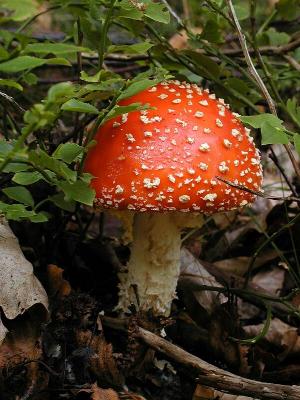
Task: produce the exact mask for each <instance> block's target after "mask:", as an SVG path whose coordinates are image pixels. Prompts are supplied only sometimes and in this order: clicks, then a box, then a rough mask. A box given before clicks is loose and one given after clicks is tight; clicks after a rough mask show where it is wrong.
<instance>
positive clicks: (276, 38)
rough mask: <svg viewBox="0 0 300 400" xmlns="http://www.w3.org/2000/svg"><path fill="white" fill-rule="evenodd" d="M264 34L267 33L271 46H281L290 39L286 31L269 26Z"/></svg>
mask: <svg viewBox="0 0 300 400" xmlns="http://www.w3.org/2000/svg"><path fill="white" fill-rule="evenodd" d="M264 34H265V35H267V37H268V39H269V43H270V45H271V46H282V45H284V44H287V43H289V41H290V39H291V38H290V36H289V35H288V34H287V33H285V32H278V31H276V29H275V28H269V29H268V30H267V31H265V32H264Z"/></svg>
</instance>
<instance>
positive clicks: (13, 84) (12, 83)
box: [0, 79, 23, 91]
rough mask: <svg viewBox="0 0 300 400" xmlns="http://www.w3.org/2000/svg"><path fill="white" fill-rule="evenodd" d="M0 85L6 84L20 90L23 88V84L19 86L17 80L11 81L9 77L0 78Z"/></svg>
mask: <svg viewBox="0 0 300 400" xmlns="http://www.w3.org/2000/svg"><path fill="white" fill-rule="evenodd" d="M0 86H8V87H12V88H14V89H18V90H21V91H22V90H23V86H21V85H20V84H19V83H18V82H15V81H12V80H10V79H0Z"/></svg>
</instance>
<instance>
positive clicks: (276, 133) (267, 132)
mask: <svg viewBox="0 0 300 400" xmlns="http://www.w3.org/2000/svg"><path fill="white" fill-rule="evenodd" d="M288 142H289V139H288V136H287V134H286V133H285V131H284V130H283V129H282V128H279V127H278V126H274V125H271V124H270V123H269V122H264V123H263V124H262V126H261V144H288Z"/></svg>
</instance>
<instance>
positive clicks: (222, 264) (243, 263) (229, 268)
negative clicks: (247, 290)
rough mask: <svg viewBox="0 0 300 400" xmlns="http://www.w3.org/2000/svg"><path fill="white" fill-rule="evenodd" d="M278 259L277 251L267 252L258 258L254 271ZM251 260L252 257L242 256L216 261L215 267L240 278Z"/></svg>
mask: <svg viewBox="0 0 300 400" xmlns="http://www.w3.org/2000/svg"><path fill="white" fill-rule="evenodd" d="M276 257H278V253H277V252H276V251H275V250H268V251H265V252H264V253H263V254H262V255H261V256H259V257H257V258H256V260H255V262H254V264H253V267H252V269H253V270H254V269H256V268H259V267H261V266H262V265H264V264H265V263H267V262H268V261H271V260H273V259H274V258H276ZM251 260H252V258H251V257H243V256H240V257H235V258H226V259H223V260H220V261H215V262H214V265H216V266H217V267H218V268H219V269H220V270H221V271H224V272H226V273H233V274H235V275H238V276H244V275H245V273H246V272H247V270H248V268H249V265H250V263H251Z"/></svg>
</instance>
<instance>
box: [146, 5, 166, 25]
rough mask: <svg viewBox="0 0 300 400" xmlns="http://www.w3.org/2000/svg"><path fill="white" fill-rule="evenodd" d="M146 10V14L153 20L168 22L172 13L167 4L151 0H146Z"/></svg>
mask: <svg viewBox="0 0 300 400" xmlns="http://www.w3.org/2000/svg"><path fill="white" fill-rule="evenodd" d="M144 4H145V11H144V15H145V16H146V17H148V18H150V19H152V20H153V21H156V22H161V23H163V24H168V23H169V22H170V13H169V11H168V10H167V8H166V6H165V5H164V4H161V3H158V2H157V3H154V2H153V1H150V0H144Z"/></svg>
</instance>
